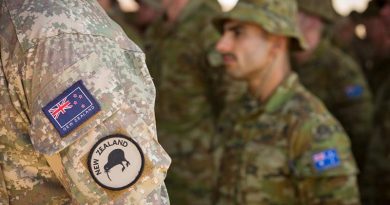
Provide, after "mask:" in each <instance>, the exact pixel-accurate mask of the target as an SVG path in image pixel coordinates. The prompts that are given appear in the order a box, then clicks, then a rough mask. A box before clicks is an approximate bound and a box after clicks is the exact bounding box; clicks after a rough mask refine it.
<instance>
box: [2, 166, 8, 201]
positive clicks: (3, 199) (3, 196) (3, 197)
mask: <svg viewBox="0 0 390 205" xmlns="http://www.w3.org/2000/svg"><path fill="white" fill-rule="evenodd" d="M0 204H2V205H8V204H9V198H8V193H7V188H6V187H5V181H4V175H3V170H2V169H1V166H0Z"/></svg>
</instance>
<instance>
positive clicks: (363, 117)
mask: <svg viewBox="0 0 390 205" xmlns="http://www.w3.org/2000/svg"><path fill="white" fill-rule="evenodd" d="M294 68H296V71H297V73H298V75H299V77H300V79H301V81H302V84H303V85H304V86H305V87H306V88H307V89H308V90H309V91H310V92H312V93H313V94H314V95H316V96H317V97H319V98H320V99H321V100H322V101H323V102H324V104H325V105H326V107H327V108H328V109H329V111H330V112H331V113H332V114H333V115H334V116H335V117H336V118H337V119H338V120H339V121H340V123H341V125H342V126H343V127H344V129H345V131H346V132H347V133H348V135H349V136H350V138H351V143H352V150H353V153H354V156H355V157H356V161H357V163H358V165H359V166H360V167H361V168H363V165H364V160H365V156H366V149H367V143H368V140H369V138H370V134H371V128H372V117H373V111H374V108H373V101H372V95H371V91H370V88H369V86H368V84H367V81H366V79H365V77H364V74H363V72H362V71H361V68H360V67H359V65H358V64H357V63H356V62H355V61H354V60H353V59H352V58H351V57H350V56H348V55H347V54H346V53H344V52H342V51H341V50H339V49H338V48H336V47H335V46H333V45H332V44H331V43H330V42H329V41H328V40H326V39H324V40H322V41H321V42H320V44H319V45H318V47H317V48H316V50H315V51H314V52H313V54H312V56H311V57H310V59H309V60H308V61H307V62H305V63H303V64H302V65H297V66H294Z"/></svg>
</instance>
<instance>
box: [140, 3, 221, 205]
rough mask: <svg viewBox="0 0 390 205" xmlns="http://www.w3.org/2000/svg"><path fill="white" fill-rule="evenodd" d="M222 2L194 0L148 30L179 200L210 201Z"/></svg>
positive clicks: (171, 178) (171, 180) (161, 126)
mask: <svg viewBox="0 0 390 205" xmlns="http://www.w3.org/2000/svg"><path fill="white" fill-rule="evenodd" d="M219 9H220V7H219V5H218V3H217V1H210V0H196V1H189V3H188V5H187V6H186V7H185V8H184V10H183V11H182V12H181V14H180V16H179V18H178V19H177V21H176V22H175V23H174V24H169V23H166V22H164V19H161V21H159V22H157V23H156V24H155V25H154V27H152V28H150V30H148V31H147V38H146V41H145V42H146V54H147V64H148V67H149V69H150V72H151V76H152V77H153V80H154V82H155V85H156V89H157V100H156V119H157V130H158V133H159V141H160V142H161V144H162V145H163V146H164V148H165V149H166V150H167V151H168V153H169V155H170V156H171V157H172V159H173V164H172V167H171V168H170V172H169V173H168V176H167V180H166V183H167V187H168V189H169V192H170V198H171V202H172V203H173V204H178V205H182V204H186V205H190V204H199V205H207V204H209V203H210V188H211V185H212V179H211V178H212V177H213V175H214V172H213V171H212V161H211V160H212V158H211V154H210V153H211V149H212V141H213V136H214V134H213V132H214V129H215V128H214V127H215V121H216V116H217V115H218V113H219V112H220V110H221V108H222V106H221V101H222V100H223V98H222V97H219V96H222V95H220V94H217V92H218V91H217V88H218V87H217V85H220V83H219V81H220V80H221V79H220V78H221V76H222V75H220V74H219V73H222V69H221V67H218V66H216V65H215V64H214V63H215V62H216V61H215V60H213V59H216V58H215V54H216V53H214V52H213V49H214V43H215V42H216V41H217V39H218V33H217V31H216V30H214V28H213V27H212V25H211V23H210V20H211V18H212V17H213V15H214V14H216V12H218V11H219Z"/></svg>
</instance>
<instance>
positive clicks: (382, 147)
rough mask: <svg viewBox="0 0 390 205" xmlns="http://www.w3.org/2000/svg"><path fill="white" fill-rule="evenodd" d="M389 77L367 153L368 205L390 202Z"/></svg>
mask: <svg viewBox="0 0 390 205" xmlns="http://www.w3.org/2000/svg"><path fill="white" fill-rule="evenodd" d="M387 69H389V67H388V68H387ZM387 77H388V78H387V81H386V82H384V83H383V86H382V89H380V90H379V92H378V98H377V101H376V107H377V112H376V117H375V127H374V128H375V129H374V136H373V138H372V140H371V143H370V146H369V148H368V153H367V156H368V160H367V166H366V171H365V178H364V179H365V182H366V185H368V187H367V188H366V190H367V191H366V192H368V193H367V196H364V198H363V199H364V200H365V203H364V204H367V205H387V204H389V202H390V163H389V162H390V76H387Z"/></svg>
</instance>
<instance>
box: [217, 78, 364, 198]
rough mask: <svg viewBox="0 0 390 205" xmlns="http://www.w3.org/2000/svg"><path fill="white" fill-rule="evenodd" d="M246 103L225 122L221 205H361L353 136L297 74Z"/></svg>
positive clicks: (219, 192)
mask: <svg viewBox="0 0 390 205" xmlns="http://www.w3.org/2000/svg"><path fill="white" fill-rule="evenodd" d="M244 102H245V103H242V102H241V103H240V104H238V105H237V106H238V107H232V108H231V109H230V113H231V114H230V115H227V116H226V117H224V119H225V121H226V119H231V120H229V121H226V122H225V123H223V125H222V129H221V130H222V136H223V137H224V141H225V143H224V151H223V152H222V153H223V154H222V159H221V165H220V169H219V170H220V174H219V176H218V183H217V185H216V186H215V188H216V192H215V193H216V194H215V197H214V200H215V203H216V204H221V205H222V204H223V205H228V204H235V205H249V204H256V205H259V204H261V205H263V204H264V205H265V204H269V205H271V204H272V205H274V204H286V205H287V204H288V205H294V204H297V205H316V204H318V205H319V204H321V205H324V204H327V205H328V204H329V205H341V204H359V192H358V188H357V184H356V174H357V168H356V165H355V161H354V159H353V156H352V153H351V150H350V142H349V139H348V136H347V135H346V134H345V133H344V131H343V128H342V127H341V126H340V125H339V123H338V122H337V121H336V120H335V119H334V118H333V117H332V116H331V115H330V114H329V112H328V111H327V110H326V108H325V107H324V106H323V104H322V103H321V102H320V101H319V100H317V98H315V97H313V96H312V95H311V94H310V93H309V92H307V91H306V89H305V88H303V87H302V85H301V84H300V82H299V81H298V78H297V76H296V74H292V75H290V76H289V77H288V78H287V79H286V80H285V81H284V82H283V83H282V84H281V85H280V86H279V87H278V88H277V90H276V91H275V92H274V93H273V94H272V96H271V97H270V98H269V99H268V100H267V102H266V103H264V104H263V105H260V104H259V103H257V101H255V100H251V99H249V98H248V99H247V100H245V101H244ZM232 110H233V111H232Z"/></svg>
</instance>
